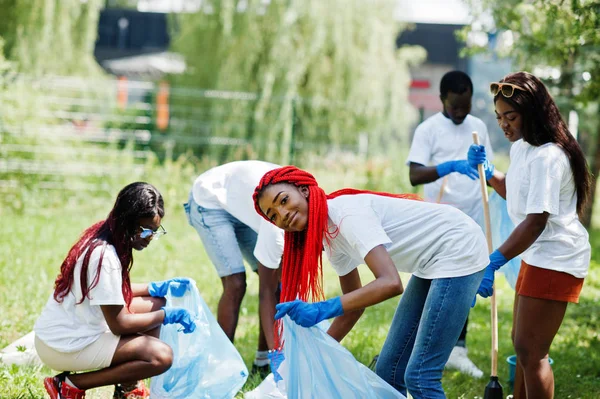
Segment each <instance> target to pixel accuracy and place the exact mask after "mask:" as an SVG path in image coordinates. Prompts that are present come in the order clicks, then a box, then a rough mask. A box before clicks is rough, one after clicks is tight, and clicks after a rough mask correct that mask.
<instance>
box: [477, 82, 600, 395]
mask: <svg viewBox="0 0 600 399" xmlns="http://www.w3.org/2000/svg"><path fill="white" fill-rule="evenodd" d="M490 89H491V92H492V95H493V96H494V104H495V108H496V119H497V120H498V124H499V125H500V127H501V128H502V130H503V131H504V135H505V136H506V138H507V139H508V140H509V141H510V142H511V143H512V146H511V149H510V166H509V168H508V172H507V174H506V175H504V174H502V173H500V172H498V171H494V166H493V165H492V164H490V163H489V162H488V161H487V160H486V156H485V148H484V147H483V146H477V145H473V146H471V148H470V149H469V153H468V156H467V157H468V160H469V163H470V164H471V166H473V167H477V165H478V164H482V163H483V165H484V169H485V172H486V179H487V181H488V183H489V184H490V185H491V186H492V187H493V188H494V189H495V190H496V191H497V192H498V193H499V194H500V195H501V196H502V197H504V198H506V201H507V209H508V214H509V216H510V218H511V219H512V221H513V222H514V224H515V226H516V228H515V230H514V231H513V233H512V234H511V235H510V236H509V237H508V239H507V240H506V241H505V242H504V243H503V244H502V245H501V246H500V247H499V248H498V249H497V250H496V251H494V252H493V253H492V254H491V255H490V264H489V266H488V267H487V270H486V273H485V276H484V279H483V282H482V283H481V286H480V287H479V291H478V294H480V295H481V296H483V297H488V296H490V295H491V294H492V292H493V288H492V287H493V282H494V272H495V271H496V270H498V269H499V268H500V267H502V266H503V265H504V264H505V263H506V262H507V259H512V258H514V257H515V256H517V255H519V254H520V255H521V258H522V259H523V263H522V266H521V271H520V273H519V277H518V280H517V285H516V296H515V304H514V317H513V330H512V338H513V344H514V346H515V351H516V353H517V359H518V363H517V370H516V377H515V395H514V397H515V399H522V398H530V399H532V398H535V399H538V398H539V399H544V398H553V397H554V375H553V373H552V369H551V368H550V364H549V362H548V352H549V350H550V345H551V344H552V341H553V339H554V337H555V335H556V333H557V332H558V329H559V327H560V325H561V323H562V321H563V318H564V315H565V311H566V309H567V304H568V303H569V302H573V303H577V302H578V301H579V293H580V292H581V287H582V286H583V279H584V278H585V276H586V275H587V271H588V268H589V264H590V254H591V249H590V243H589V236H588V233H587V231H586V229H585V228H584V227H583V225H582V224H581V222H580V221H579V216H580V215H581V214H582V212H583V210H584V208H585V206H586V203H587V202H588V200H589V198H590V191H591V189H590V187H591V178H590V174H589V171H588V167H587V163H586V160H585V156H584V154H583V151H582V150H581V148H580V146H579V144H578V143H577V141H576V140H575V138H574V137H573V136H572V135H571V133H570V132H569V130H568V128H567V125H566V124H565V122H564V120H563V119H562V118H561V116H560V113H559V111H558V108H557V106H556V104H555V103H554V101H553V100H552V97H551V96H550V94H549V93H548V91H547V89H546V87H545V86H544V84H543V83H542V82H541V81H540V80H539V79H538V78H536V77H535V76H533V75H531V74H529V73H527V72H517V73H513V74H510V75H508V76H506V77H505V78H504V79H502V80H501V81H500V82H498V83H492V84H491V86H490ZM521 381H523V382H524V384H523V383H520V382H521Z"/></svg>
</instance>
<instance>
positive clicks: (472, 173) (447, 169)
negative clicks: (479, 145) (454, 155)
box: [436, 159, 479, 180]
mask: <svg viewBox="0 0 600 399" xmlns="http://www.w3.org/2000/svg"><path fill="white" fill-rule="evenodd" d="M436 170H437V173H438V176H440V177H444V176H446V175H447V174H449V173H452V172H458V173H461V174H463V175H465V176H468V177H469V178H470V179H471V180H475V179H477V178H479V174H478V173H477V169H473V168H472V167H471V165H469V162H467V161H466V160H464V159H463V160H459V161H448V162H444V163H441V164H439V165H438V166H437V167H436Z"/></svg>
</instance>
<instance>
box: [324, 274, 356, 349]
mask: <svg viewBox="0 0 600 399" xmlns="http://www.w3.org/2000/svg"><path fill="white" fill-rule="evenodd" d="M340 287H341V288H342V293H344V294H347V293H349V292H352V291H354V290H357V289H359V288H361V287H362V283H361V281H360V274H359V273H358V269H354V270H352V271H351V272H350V273H348V274H346V275H345V276H341V277H340ZM363 312H364V309H358V310H355V311H352V312H345V313H344V314H343V315H342V316H339V317H336V318H335V319H334V320H333V323H331V326H330V327H329V330H327V334H329V335H331V336H332V337H333V338H334V339H335V340H336V341H338V342H339V341H341V340H342V339H344V337H345V336H346V335H347V334H348V333H349V332H350V330H352V327H354V325H355V324H356V322H357V321H358V319H360V317H361V316H362V314H363Z"/></svg>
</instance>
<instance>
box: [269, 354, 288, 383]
mask: <svg viewBox="0 0 600 399" xmlns="http://www.w3.org/2000/svg"><path fill="white" fill-rule="evenodd" d="M267 357H268V358H269V365H270V366H271V373H273V379H274V380H275V382H279V381H281V380H283V377H281V374H279V373H278V372H277V369H279V366H281V363H282V362H283V361H284V360H285V356H283V352H282V351H281V350H280V349H273V350H270V351H269V353H268V354H267Z"/></svg>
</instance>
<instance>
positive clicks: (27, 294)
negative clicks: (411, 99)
mask: <svg viewBox="0 0 600 399" xmlns="http://www.w3.org/2000/svg"><path fill="white" fill-rule="evenodd" d="M193 175H194V172H193V171H191V172H189V173H187V174H186V173H183V172H182V173H181V176H178V177H177V178H175V179H171V180H170V181H169V180H168V179H162V178H161V179H160V180H161V181H162V182H164V184H163V185H162V186H161V185H160V184H157V185H158V186H159V187H162V188H161V190H162V191H163V195H164V196H165V201H166V204H167V215H166V217H165V219H164V222H163V224H164V226H165V227H166V229H167V230H168V232H169V233H168V234H167V235H166V236H165V237H163V238H161V239H160V240H159V241H157V242H154V243H152V245H151V246H150V247H149V248H148V249H146V250H145V251H142V252H140V253H136V254H135V262H134V266H133V270H132V273H133V281H137V282H144V281H151V280H157V279H164V278H167V277H172V276H190V277H192V278H194V279H195V280H196V281H197V282H198V286H199V289H200V291H201V294H202V296H203V298H204V299H205V301H206V302H207V303H208V305H209V306H210V307H211V309H212V310H213V312H214V311H215V308H216V303H217V300H218V298H219V295H220V283H219V279H218V278H217V276H216V273H215V272H214V270H213V267H212V265H211V264H210V262H209V260H208V258H207V256H206V254H205V252H204V250H203V248H202V246H201V243H200V239H199V238H198V236H197V234H196V232H195V231H194V230H193V229H192V228H191V227H190V226H188V224H187V221H186V219H185V215H184V213H183V210H182V209H181V207H180V203H181V202H183V201H185V200H186V199H187V190H188V189H189V185H187V181H190V183H191V180H190V179H191V177H193ZM163 177H164V176H163ZM147 180H149V181H153V180H152V179H150V178H149V179H147ZM182 182H185V183H182ZM117 189H118V188H117ZM115 194H116V190H115V192H114V193H113V194H111V195H108V194H105V195H101V196H98V195H89V194H88V195H87V196H86V195H83V196H82V197H78V199H76V200H71V201H69V198H68V196H61V195H59V194H58V193H55V194H53V193H52V192H41V193H38V194H37V195H34V196H30V197H27V199H26V201H25V204H24V206H22V207H20V210H19V211H15V210H14V209H13V208H11V207H9V206H2V207H1V208H0V217H1V220H2V228H0V253H1V254H2V256H0V315H1V317H0V347H4V346H6V345H8V344H9V343H10V342H12V341H14V340H16V339H17V338H19V337H21V336H23V335H24V334H26V333H28V332H29V331H31V329H32V327H33V324H34V322H35V320H36V318H37V316H38V314H39V312H40V310H41V309H42V307H43V305H44V303H45V301H46V300H47V298H48V296H49V295H50V293H51V290H52V285H53V280H54V278H55V276H56V274H57V271H58V269H59V266H60V263H61V262H62V260H63V257H64V256H65V254H66V252H67V250H68V249H69V247H70V245H72V243H73V242H74V241H75V240H76V238H77V236H78V235H79V234H80V233H81V231H82V230H83V229H84V228H86V227H88V226H89V225H90V224H92V223H93V222H95V221H97V220H99V219H102V218H104V217H105V216H106V214H107V213H108V211H109V209H110V207H111V206H112V201H113V200H114V195H115ZM591 239H592V243H593V246H594V248H597V247H598V245H600V242H599V241H600V233H593V234H592V237H591ZM361 269H362V270H361V274H362V277H363V282H364V283H366V282H368V281H370V280H371V279H372V276H370V275H369V271H368V269H366V268H365V267H362V268H361ZM402 278H403V281H404V284H406V283H407V281H408V276H406V275H403V276H402ZM248 280H249V284H248V292H247V295H246V298H245V299H244V303H243V309H242V314H241V318H240V322H239V326H238V331H237V335H236V347H237V348H238V350H239V351H240V353H241V354H242V357H243V358H244V361H245V362H246V364H247V365H248V367H250V366H251V362H252V360H253V356H254V351H255V350H256V339H257V331H258V318H257V305H258V300H257V295H258V279H257V277H256V276H255V275H254V274H252V273H250V274H249V275H248ZM325 283H326V284H325V289H326V295H327V296H328V297H331V296H334V295H337V294H339V286H338V280H337V277H336V276H335V274H334V272H333V270H332V268H331V267H329V266H328V265H325ZM498 285H499V288H498V294H499V320H500V322H499V324H500V334H499V336H500V351H499V353H500V362H499V375H500V378H501V382H502V384H503V386H504V387H505V395H506V394H508V393H509V391H508V384H507V376H508V369H507V364H506V361H505V359H506V357H507V356H509V355H511V354H513V350H512V347H511V343H510V329H511V323H512V302H513V295H514V292H513V291H512V289H511V288H510V287H509V286H508V285H507V284H506V282H505V280H504V279H503V278H499V279H498ZM398 300H399V298H394V299H390V300H388V301H386V302H384V303H382V304H379V305H378V306H374V307H372V308H369V309H367V311H366V312H365V314H364V316H363V317H362V319H361V320H360V321H359V323H358V324H357V325H356V327H355V328H354V330H353V331H352V332H351V333H350V334H349V336H348V337H347V338H346V339H345V340H344V341H343V345H344V346H345V347H346V348H348V349H349V350H350V351H351V352H352V353H353V354H354V356H355V357H356V358H357V359H358V360H359V361H361V362H363V363H365V364H368V363H369V362H370V361H371V359H372V357H373V356H374V355H375V354H376V353H378V351H379V349H380V347H381V345H382V343H383V341H384V339H385V335H386V333H387V329H388V326H389V323H390V321H391V319H392V316H393V313H394V310H395V307H396V305H397V303H398ZM599 301H600V266H599V264H598V259H595V260H594V261H593V264H592V268H591V272H590V275H589V277H588V279H587V280H586V283H585V286H584V289H583V295H582V298H581V303H580V304H579V305H570V306H569V308H568V312H567V316H566V318H565V322H564V323H563V325H562V327H561V329H560V331H559V335H558V336H557V338H556V339H555V342H554V344H553V347H552V352H551V356H552V358H554V360H555V364H554V371H555V376H556V398H598V397H600V341H599V339H600V335H599V332H598V331H600V321H599V317H600V316H599V312H598V309H599V307H600V303H599ZM489 325H490V318H489V301H486V300H481V299H480V300H479V301H478V304H477V306H476V307H475V308H474V309H473V311H472V312H471V317H470V324H469V335H468V342H467V345H468V348H469V354H470V357H471V359H472V360H473V361H474V362H475V363H476V364H477V365H478V366H479V367H480V368H481V369H483V370H484V371H485V374H486V377H484V378H482V379H480V380H475V379H472V378H470V377H467V376H465V375H462V374H460V373H458V372H453V371H447V372H445V374H444V380H443V384H444V388H445V390H446V392H447V395H448V397H449V398H476V397H482V396H483V392H484V388H485V385H486V384H487V382H488V378H487V375H488V370H489V368H490V350H489V343H490V331H489ZM52 373H53V372H52V370H49V369H48V368H45V367H38V368H30V367H15V366H12V367H7V366H0V398H43V397H45V392H44V389H43V387H42V384H41V380H42V378H43V377H44V376H47V375H51V374H52ZM258 383H259V381H257V380H256V379H254V380H249V381H248V383H247V384H246V385H245V386H244V388H243V391H248V390H250V389H252V388H254V387H255V386H256V385H257V384H258ZM110 394H111V390H110V389H109V388H100V389H97V390H92V391H90V392H89V394H88V397H90V398H107V397H109V396H110Z"/></svg>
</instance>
